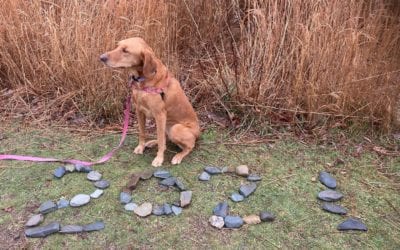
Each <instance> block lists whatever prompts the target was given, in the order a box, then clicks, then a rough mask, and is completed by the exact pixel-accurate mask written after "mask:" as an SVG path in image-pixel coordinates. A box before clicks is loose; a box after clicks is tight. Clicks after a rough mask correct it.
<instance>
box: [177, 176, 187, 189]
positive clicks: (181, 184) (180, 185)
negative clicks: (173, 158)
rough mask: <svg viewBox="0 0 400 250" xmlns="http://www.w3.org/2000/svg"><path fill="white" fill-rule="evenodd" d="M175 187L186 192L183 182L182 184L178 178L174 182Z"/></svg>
mask: <svg viewBox="0 0 400 250" xmlns="http://www.w3.org/2000/svg"><path fill="white" fill-rule="evenodd" d="M175 186H176V187H177V188H178V189H179V190H180V191H185V190H186V186H185V184H183V182H182V181H181V180H180V179H179V178H176V180H175Z"/></svg>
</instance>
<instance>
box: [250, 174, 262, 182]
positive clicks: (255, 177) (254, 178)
mask: <svg viewBox="0 0 400 250" xmlns="http://www.w3.org/2000/svg"><path fill="white" fill-rule="evenodd" d="M247 180H248V181H261V180H262V178H261V176H259V175H258V174H249V176H247Z"/></svg>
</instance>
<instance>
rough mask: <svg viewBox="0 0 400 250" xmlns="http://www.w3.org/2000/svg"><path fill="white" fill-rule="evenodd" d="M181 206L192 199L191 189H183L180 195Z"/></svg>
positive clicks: (184, 205) (186, 204)
mask: <svg viewBox="0 0 400 250" xmlns="http://www.w3.org/2000/svg"><path fill="white" fill-rule="evenodd" d="M180 201H181V207H186V206H188V205H189V204H190V202H191V201H192V191H183V192H181V196H180Z"/></svg>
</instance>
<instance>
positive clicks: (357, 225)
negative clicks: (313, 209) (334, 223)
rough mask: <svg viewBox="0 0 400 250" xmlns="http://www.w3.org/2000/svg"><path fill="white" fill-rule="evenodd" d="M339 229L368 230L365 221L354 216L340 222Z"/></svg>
mask: <svg viewBox="0 0 400 250" xmlns="http://www.w3.org/2000/svg"><path fill="white" fill-rule="evenodd" d="M337 229H338V230H339V231H347V230H357V231H368V228H367V226H366V225H365V224H364V223H362V222H361V221H360V220H357V219H354V218H349V219H347V220H345V221H344V222H342V223H340V224H339V225H338V227H337Z"/></svg>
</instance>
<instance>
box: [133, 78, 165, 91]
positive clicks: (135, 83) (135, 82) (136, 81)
mask: <svg viewBox="0 0 400 250" xmlns="http://www.w3.org/2000/svg"><path fill="white" fill-rule="evenodd" d="M169 78H170V77H169V74H167V77H166V79H165V82H164V84H163V85H162V87H159V88H157V87H146V86H144V87H140V86H139V84H140V83H141V82H144V81H145V80H146V79H145V78H144V77H137V78H136V77H135V76H131V77H130V79H129V85H130V86H131V87H132V88H134V89H137V90H140V91H144V92H146V93H149V94H163V93H164V89H165V88H167V87H168V85H169Z"/></svg>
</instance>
